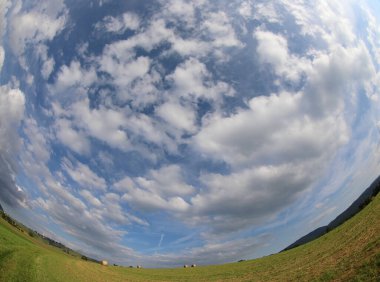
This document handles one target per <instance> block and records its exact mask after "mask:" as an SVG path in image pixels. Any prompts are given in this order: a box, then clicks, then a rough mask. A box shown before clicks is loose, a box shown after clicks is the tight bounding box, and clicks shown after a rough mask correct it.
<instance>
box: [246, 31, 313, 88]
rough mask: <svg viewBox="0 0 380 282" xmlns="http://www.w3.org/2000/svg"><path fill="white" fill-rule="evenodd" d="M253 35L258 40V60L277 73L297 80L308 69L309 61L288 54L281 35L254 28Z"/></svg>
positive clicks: (286, 45) (285, 42)
mask: <svg viewBox="0 0 380 282" xmlns="http://www.w3.org/2000/svg"><path fill="white" fill-rule="evenodd" d="M253 35H254V37H255V38H256V40H257V41H258V45H257V49H256V52H257V54H258V55H259V60H260V62H261V63H264V64H266V63H267V64H270V65H271V66H272V67H273V68H274V71H275V73H276V74H277V75H280V76H283V77H284V78H286V79H288V80H292V81H298V80H299V79H300V77H301V75H302V74H303V73H304V72H305V71H307V70H308V68H309V64H310V62H309V61H308V60H306V59H304V58H299V57H297V56H296V55H292V54H289V50H288V42H287V40H286V38H285V37H283V36H282V35H279V34H274V33H272V32H270V31H264V30H262V29H257V30H255V32H254V34H253Z"/></svg>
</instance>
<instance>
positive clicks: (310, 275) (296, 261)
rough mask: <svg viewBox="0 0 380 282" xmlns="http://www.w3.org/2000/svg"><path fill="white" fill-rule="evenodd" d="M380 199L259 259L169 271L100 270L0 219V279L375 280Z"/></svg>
mask: <svg viewBox="0 0 380 282" xmlns="http://www.w3.org/2000/svg"><path fill="white" fill-rule="evenodd" d="M379 215H380V195H379V196H377V197H376V198H375V199H374V200H373V201H372V202H371V203H370V204H369V205H368V206H367V207H366V208H365V209H364V210H363V211H361V212H360V213H359V214H357V215H356V216H355V217H353V218H352V219H350V220H349V221H347V222H346V223H344V224H343V225H341V226H340V227H338V228H336V229H335V230H333V231H331V232H329V233H328V234H326V235H325V236H323V237H321V238H319V239H317V240H315V241H313V242H310V243H308V244H306V245H303V246H300V247H297V248H295V249H292V250H289V251H286V252H283V253H279V254H275V255H271V256H267V257H264V258H260V259H256V260H250V261H244V262H240V263H231V264H225V265H216V266H203V267H197V268H187V269H184V268H173V269H136V268H132V269H131V268H125V267H114V266H109V267H104V266H101V265H98V264H96V263H92V262H86V261H83V260H81V259H80V258H78V257H73V256H71V255H68V254H65V253H63V252H62V251H61V250H59V249H57V248H54V247H51V246H48V245H46V244H44V243H43V242H41V241H39V240H37V239H35V238H31V237H29V236H28V235H27V234H23V233H21V232H19V231H18V230H17V229H15V228H13V227H12V226H10V225H9V224H8V223H7V222H5V221H4V220H2V219H0V281H49V282H50V281H91V282H95V281H380V219H379Z"/></svg>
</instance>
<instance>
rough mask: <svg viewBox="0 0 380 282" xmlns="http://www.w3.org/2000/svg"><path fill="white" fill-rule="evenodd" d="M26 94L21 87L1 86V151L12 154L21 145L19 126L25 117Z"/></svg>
mask: <svg viewBox="0 0 380 282" xmlns="http://www.w3.org/2000/svg"><path fill="white" fill-rule="evenodd" d="M24 108H25V96H24V93H23V92H22V91H21V90H20V89H12V88H10V87H9V86H8V85H3V86H0V121H2V122H1V123H0V151H1V152H2V153H6V154H12V153H13V152H14V151H15V150H16V149H17V147H18V145H19V138H18V132H17V128H18V127H19V125H20V122H21V120H22V119H23V118H24Z"/></svg>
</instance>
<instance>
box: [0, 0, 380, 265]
mask: <svg viewBox="0 0 380 282" xmlns="http://www.w3.org/2000/svg"><path fill="white" fill-rule="evenodd" d="M0 14H1V17H0V19H1V21H0V203H1V205H2V206H3V207H4V209H5V210H6V211H7V212H8V213H9V214H10V215H12V216H14V217H15V218H16V219H18V220H20V221H21V222H23V223H25V224H26V225H28V226H30V227H31V228H33V229H35V230H37V231H39V232H40V233H42V234H44V235H46V236H49V237H50V238H52V239H55V240H57V241H59V242H62V243H63V244H65V245H67V246H69V247H70V248H73V249H75V250H78V251H80V252H82V253H83V254H86V255H88V256H92V257H94V258H98V259H108V260H109V261H110V262H112V263H118V264H123V265H137V264H141V265H144V266H145V267H172V266H180V265H183V264H192V263H196V264H199V265H202V264H218V263H225V262H231V261H237V260H240V259H250V258H256V257H260V256H264V255H268V254H271V253H275V252H278V251H280V250H281V249H283V248H285V247H286V246H287V245H289V244H290V243H292V242H294V241H295V240H296V239H298V238H299V237H301V236H303V235H305V234H306V233H308V232H310V231H312V230H313V229H315V228H317V227H319V226H322V225H324V224H327V223H328V222H329V221H331V220H332V219H334V218H335V217H336V216H337V215H338V214H340V213H341V212H342V211H343V210H344V209H346V208H347V207H348V206H349V205H350V204H351V203H352V202H353V201H354V200H355V199H356V198H357V197H358V196H359V195H360V194H361V193H362V192H363V191H364V189H366V188H367V187H368V185H369V184H370V183H371V182H372V181H373V180H374V179H375V178H376V177H377V176H378V175H379V171H380V170H379V168H380V154H379V153H380V147H379V137H380V136H379V135H380V107H379V104H380V4H378V2H377V1H370V0H368V1H350V0H347V1H338V0H333V1H332V0H329V1H327V0H321V1H306V0H305V1H303V0H297V1H290V0H278V1H259V0H257V1H250V0H234V1H224V0H220V1H207V0H193V1H184V0H171V1H161V0H143V1H137V0H136V1H135V0H131V1H108V0H100V1H98V0H82V1H71V0H67V1H63V0H49V1H48V0H39V1H37V0H28V1H21V0H15V1H7V0H1V1H0Z"/></svg>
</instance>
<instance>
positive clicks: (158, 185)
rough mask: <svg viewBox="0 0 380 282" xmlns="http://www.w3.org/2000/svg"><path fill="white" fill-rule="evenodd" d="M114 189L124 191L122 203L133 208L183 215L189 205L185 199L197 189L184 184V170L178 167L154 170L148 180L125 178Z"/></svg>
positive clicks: (143, 178) (144, 178) (172, 166)
mask: <svg viewBox="0 0 380 282" xmlns="http://www.w3.org/2000/svg"><path fill="white" fill-rule="evenodd" d="M114 187H115V189H117V190H118V191H123V192H125V193H124V195H123V200H124V201H126V202H128V203H129V204H130V205H131V206H132V207H133V208H134V209H137V210H142V211H145V212H154V211H160V210H163V211H165V210H166V211H178V212H184V211H186V210H187V209H188V208H189V204H188V203H187V202H186V201H185V200H184V198H183V197H184V196H187V195H190V194H192V193H194V191H195V189H194V187H192V186H190V185H188V184H186V183H185V181H184V179H183V176H182V172H181V168H180V167H179V166H177V165H170V166H166V167H162V168H160V169H159V170H151V171H150V172H149V173H148V174H147V176H146V177H136V178H133V179H132V178H130V177H125V178H124V179H121V180H120V181H119V182H117V183H115V184H114Z"/></svg>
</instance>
